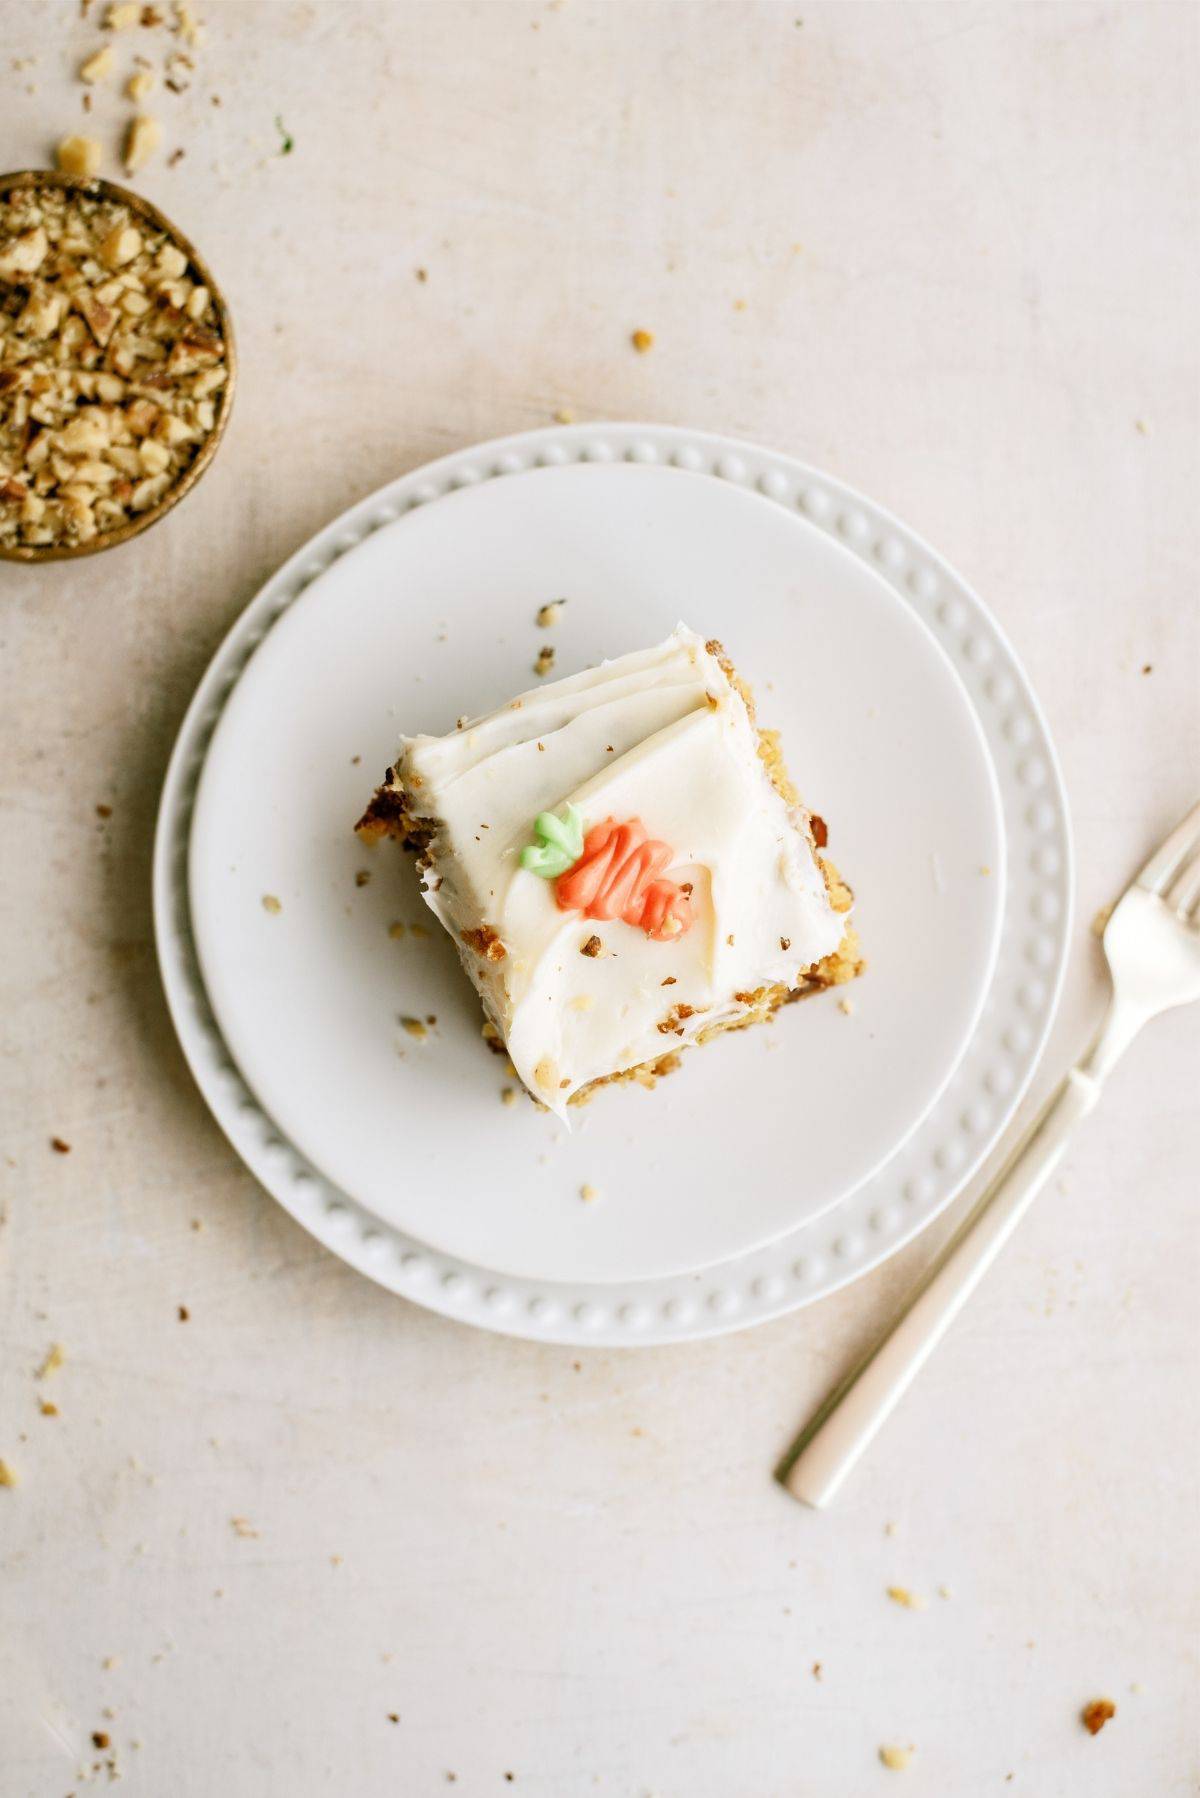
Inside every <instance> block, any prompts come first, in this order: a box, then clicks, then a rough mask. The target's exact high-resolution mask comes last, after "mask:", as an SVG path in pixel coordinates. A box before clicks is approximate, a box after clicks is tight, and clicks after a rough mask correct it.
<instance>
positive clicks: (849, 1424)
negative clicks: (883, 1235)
mask: <svg viewBox="0 0 1200 1798" xmlns="http://www.w3.org/2000/svg"><path fill="white" fill-rule="evenodd" d="M1099 1096H1100V1082H1099V1081H1098V1080H1096V1079H1094V1078H1093V1077H1092V1075H1090V1074H1088V1073H1085V1072H1084V1071H1083V1070H1082V1069H1081V1068H1072V1070H1071V1072H1070V1073H1069V1074H1068V1075H1067V1077H1066V1079H1065V1080H1064V1081H1063V1083H1062V1085H1061V1086H1060V1087H1059V1088H1058V1090H1057V1091H1056V1092H1055V1093H1054V1094H1053V1095H1052V1096H1051V1098H1050V1099H1049V1101H1048V1102H1047V1104H1046V1105H1045V1107H1044V1108H1043V1110H1042V1111H1041V1112H1040V1113H1039V1115H1038V1117H1037V1118H1036V1119H1035V1121H1034V1123H1033V1125H1032V1126H1031V1128H1030V1129H1029V1131H1028V1132H1027V1133H1026V1135H1025V1137H1024V1138H1023V1139H1022V1141H1021V1142H1020V1144H1019V1145H1018V1146H1017V1148H1016V1149H1015V1150H1014V1151H1013V1153H1012V1155H1011V1156H1010V1157H1009V1159H1008V1160H1007V1162H1006V1163H1005V1164H1004V1166H1003V1167H1002V1168H1001V1170H1000V1172H999V1173H998V1174H997V1176H996V1178H995V1180H993V1181H992V1183H991V1185H990V1186H988V1187H987V1189H986V1190H985V1191H984V1193H983V1195H982V1196H981V1198H980V1199H979V1200H978V1202H977V1203H976V1204H975V1205H974V1206H973V1207H972V1209H971V1211H970V1212H969V1214H968V1215H967V1217H966V1219H965V1220H964V1222H963V1223H962V1225H961V1226H960V1227H959V1229H958V1230H956V1231H955V1233H954V1235H953V1236H952V1237H951V1238H950V1241H949V1242H948V1243H947V1244H946V1246H945V1248H944V1249H943V1250H942V1252H941V1254H940V1255H939V1256H938V1258H937V1260H936V1261H935V1262H934V1264H933V1266H932V1267H931V1268H930V1270H929V1272H928V1273H927V1274H926V1275H925V1276H924V1278H923V1279H922V1281H921V1283H920V1284H919V1285H918V1286H917V1288H916V1289H915V1291H914V1292H913V1294H912V1297H911V1298H910V1299H909V1300H908V1303H907V1304H906V1306H905V1308H904V1310H903V1312H902V1313H901V1315H900V1318H899V1320H898V1321H897V1322H896V1323H895V1324H893V1326H892V1328H891V1329H890V1330H889V1331H888V1333H887V1335H886V1336H885V1337H884V1338H883V1339H882V1341H880V1342H879V1343H877V1344H876V1346H875V1347H874V1348H873V1349H872V1350H871V1352H870V1354H869V1355H867V1356H866V1358H865V1359H864V1360H863V1361H861V1362H860V1363H859V1365H858V1366H857V1367H856V1368H854V1369H853V1370H852V1372H851V1373H850V1374H849V1375H848V1376H847V1377H846V1379H844V1380H843V1381H842V1383H841V1385H840V1386H838V1387H836V1388H835V1389H834V1391H833V1392H832V1393H830V1395H829V1397H828V1398H827V1399H826V1400H825V1403H824V1404H823V1405H822V1406H821V1408H820V1410H819V1411H818V1412H817V1413H816V1415H815V1416H814V1417H813V1418H812V1420H811V1422H810V1423H808V1424H807V1425H806V1427H805V1429H804V1432H803V1434H802V1435H801V1437H800V1440H799V1442H798V1444H797V1447H796V1452H795V1457H794V1459H793V1460H792V1461H791V1463H790V1465H789V1466H788V1468H787V1470H786V1472H785V1473H784V1475H783V1483H784V1485H785V1486H786V1487H787V1489H788V1491H789V1492H790V1493H791V1494H792V1496H793V1497H794V1498H799V1499H802V1500H803V1501H804V1503H805V1504H809V1505H813V1506H815V1507H816V1508H817V1509H820V1508H821V1507H823V1506H824V1505H827V1504H828V1503H829V1501H830V1500H831V1499H832V1498H833V1496H834V1494H835V1493H836V1492H837V1490H838V1487H839V1486H840V1485H841V1483H842V1481H843V1480H844V1479H845V1477H846V1475H847V1474H848V1473H849V1472H850V1469H851V1468H852V1467H853V1466H854V1464H855V1462H856V1461H857V1460H858V1458H859V1456H860V1455H861V1454H862V1453H863V1451H864V1450H865V1449H866V1448H867V1446H868V1445H869V1444H870V1443H871V1442H872V1441H873V1440H874V1437H875V1434H876V1432H877V1431H878V1430H879V1429H880V1427H881V1426H882V1425H883V1423H884V1422H885V1421H886V1419H887V1418H888V1417H890V1415H891V1413H892V1411H893V1410H894V1409H895V1407H896V1405H897V1404H898V1403H899V1401H900V1399H901V1398H902V1397H903V1396H904V1394H905V1393H906V1392H907V1391H908V1388H909V1387H910V1386H911V1384H912V1382H913V1380H914V1379H915V1378H916V1376H917V1374H918V1373H919V1372H920V1370H921V1368H922V1367H923V1366H924V1365H925V1362H926V1361H927V1360H928V1359H929V1357H930V1355H931V1354H932V1353H933V1351H934V1349H935V1348H936V1347H937V1345H938V1343H939V1342H940V1341H941V1340H942V1337H943V1336H944V1335H945V1334H946V1331H947V1330H948V1329H949V1328H950V1325H951V1323H952V1322H953V1321H954V1319H955V1318H956V1317H957V1315H958V1313H959V1311H960V1310H961V1309H962V1307H963V1306H964V1305H965V1304H966V1302H967V1300H968V1299H969V1298H970V1296H971V1294H972V1293H973V1292H974V1290H975V1288H976V1287H977V1286H978V1284H979V1282H980V1281H981V1280H982V1278H983V1276H984V1274H985V1273H986V1272H987V1270H988V1268H989V1267H990V1266H991V1265H992V1262H993V1261H994V1260H995V1259H996V1257H997V1255H998V1254H999V1253H1000V1251H1001V1249H1002V1248H1003V1247H1004V1245H1005V1243H1006V1242H1007V1241H1008V1239H1009V1237H1010V1236H1011V1235H1012V1233H1013V1231H1014V1230H1015V1229H1016V1227H1017V1225H1018V1224H1019V1223H1020V1221H1021V1219H1022V1217H1023V1216H1024V1215H1025V1212H1026V1211H1027V1210H1028V1208H1029V1206H1030V1205H1031V1204H1032V1202H1033V1200H1034V1198H1035V1196H1036V1195H1037V1193H1038V1192H1040V1190H1041V1188H1042V1187H1043V1186H1044V1185H1045V1183H1046V1181H1047V1180H1048V1179H1049V1178H1050V1175H1051V1174H1052V1173H1053V1172H1054V1170H1055V1168H1056V1167H1057V1166H1058V1164H1059V1162H1060V1161H1061V1159H1062V1157H1063V1154H1064V1152H1065V1150H1066V1146H1067V1141H1068V1139H1069V1137H1070V1135H1071V1132H1072V1131H1073V1130H1074V1128H1075V1126H1076V1124H1078V1123H1079V1122H1080V1120H1081V1119H1083V1118H1085V1117H1086V1116H1087V1114H1088V1112H1089V1111H1091V1109H1092V1107H1093V1105H1095V1103H1096V1100H1097V1099H1098V1098H1099Z"/></svg>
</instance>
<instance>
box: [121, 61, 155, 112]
mask: <svg viewBox="0 0 1200 1798" xmlns="http://www.w3.org/2000/svg"><path fill="white" fill-rule="evenodd" d="M153 87H154V71H153V69H135V70H134V72H133V74H132V75H131V76H130V77H129V80H128V81H127V82H126V83H125V92H126V94H127V96H128V97H129V99H131V100H132V101H133V102H134V103H135V104H136V105H140V104H141V102H142V101H143V100H144V99H145V98H146V95H147V94H148V93H150V92H151V91H152V90H153Z"/></svg>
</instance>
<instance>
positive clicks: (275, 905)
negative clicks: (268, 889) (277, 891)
mask: <svg viewBox="0 0 1200 1798" xmlns="http://www.w3.org/2000/svg"><path fill="white" fill-rule="evenodd" d="M262 908H263V910H264V911H269V912H270V913H271V916H272V917H274V915H275V913H276V912H281V911H282V910H283V901H282V900H281V899H277V898H276V897H275V895H274V893H264V894H263V896H262Z"/></svg>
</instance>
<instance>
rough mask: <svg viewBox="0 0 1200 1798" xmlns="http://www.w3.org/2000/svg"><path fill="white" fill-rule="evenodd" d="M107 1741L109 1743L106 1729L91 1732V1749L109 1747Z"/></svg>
mask: <svg viewBox="0 0 1200 1798" xmlns="http://www.w3.org/2000/svg"><path fill="white" fill-rule="evenodd" d="M109 1741H110V1737H109V1734H108V1731H107V1730H106V1729H94V1730H93V1731H92V1747H93V1748H107V1747H108V1745H109Z"/></svg>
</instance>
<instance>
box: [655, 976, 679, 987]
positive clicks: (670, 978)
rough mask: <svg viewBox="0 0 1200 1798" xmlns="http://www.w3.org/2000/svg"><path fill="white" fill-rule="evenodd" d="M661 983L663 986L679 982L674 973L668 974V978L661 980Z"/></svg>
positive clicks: (676, 984)
mask: <svg viewBox="0 0 1200 1798" xmlns="http://www.w3.org/2000/svg"><path fill="white" fill-rule="evenodd" d="M659 984H660V985H662V986H678V984H679V982H678V980H677V979H676V978H675V976H674V974H668V975H667V977H666V979H665V980H663V981H661V982H660V983H659Z"/></svg>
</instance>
